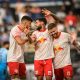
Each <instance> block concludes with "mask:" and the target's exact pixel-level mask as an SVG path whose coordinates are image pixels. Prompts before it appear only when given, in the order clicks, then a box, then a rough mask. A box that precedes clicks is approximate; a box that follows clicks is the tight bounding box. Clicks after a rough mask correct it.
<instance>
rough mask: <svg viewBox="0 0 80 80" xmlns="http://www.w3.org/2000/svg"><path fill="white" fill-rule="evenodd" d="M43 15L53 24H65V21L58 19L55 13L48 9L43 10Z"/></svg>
mask: <svg viewBox="0 0 80 80" xmlns="http://www.w3.org/2000/svg"><path fill="white" fill-rule="evenodd" d="M42 13H44V15H45V18H46V19H47V21H48V22H49V21H50V20H51V21H53V22H61V23H64V21H63V20H61V19H60V18H58V17H57V16H56V15H55V14H54V13H52V12H51V11H49V10H47V9H43V10H42Z"/></svg>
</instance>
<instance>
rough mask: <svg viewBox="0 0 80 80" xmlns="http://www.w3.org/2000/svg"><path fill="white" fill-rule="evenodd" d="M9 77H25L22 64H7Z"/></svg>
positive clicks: (24, 67) (24, 69) (24, 68)
mask: <svg viewBox="0 0 80 80" xmlns="http://www.w3.org/2000/svg"><path fill="white" fill-rule="evenodd" d="M8 67H9V73H10V75H19V76H26V66H25V64H24V63H18V62H8Z"/></svg>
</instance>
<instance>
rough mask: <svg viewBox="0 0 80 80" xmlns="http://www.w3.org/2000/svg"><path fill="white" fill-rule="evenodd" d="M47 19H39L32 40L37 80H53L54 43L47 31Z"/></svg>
mask: <svg viewBox="0 0 80 80" xmlns="http://www.w3.org/2000/svg"><path fill="white" fill-rule="evenodd" d="M46 23H47V21H46V19H45V18H39V19H37V20H36V23H35V24H36V26H37V29H38V30H36V31H34V32H33V34H32V40H33V41H35V56H34V70H35V75H36V77H37V80H43V77H44V75H45V77H46V80H52V76H53V69H52V59H53V58H54V52H53V45H52V43H53V41H52V39H51V37H50V36H49V35H48V30H47V29H46Z"/></svg>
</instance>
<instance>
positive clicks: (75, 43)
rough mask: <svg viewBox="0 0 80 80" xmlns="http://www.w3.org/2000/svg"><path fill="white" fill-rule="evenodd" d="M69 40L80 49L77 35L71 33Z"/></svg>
mask: <svg viewBox="0 0 80 80" xmlns="http://www.w3.org/2000/svg"><path fill="white" fill-rule="evenodd" d="M69 41H70V42H71V44H73V45H74V47H75V48H76V49H77V50H78V51H80V42H79V41H78V40H77V39H76V35H71V34H70V38H69Z"/></svg>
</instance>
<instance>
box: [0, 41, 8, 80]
mask: <svg viewBox="0 0 80 80" xmlns="http://www.w3.org/2000/svg"><path fill="white" fill-rule="evenodd" d="M7 49H9V42H4V43H3V45H2V48H1V49H0V80H6V79H7Z"/></svg>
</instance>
